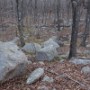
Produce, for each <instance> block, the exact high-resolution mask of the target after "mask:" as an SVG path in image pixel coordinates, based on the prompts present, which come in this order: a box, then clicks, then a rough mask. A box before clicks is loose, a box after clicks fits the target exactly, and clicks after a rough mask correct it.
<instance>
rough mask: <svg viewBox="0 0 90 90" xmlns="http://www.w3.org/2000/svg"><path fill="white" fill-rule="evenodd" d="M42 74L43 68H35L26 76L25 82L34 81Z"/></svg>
mask: <svg viewBox="0 0 90 90" xmlns="http://www.w3.org/2000/svg"><path fill="white" fill-rule="evenodd" d="M43 74H44V69H43V68H37V69H35V70H34V71H33V72H32V73H31V74H30V76H29V77H28V79H27V82H26V84H32V83H34V82H36V81H37V80H38V79H40V78H41V77H42V76H43Z"/></svg>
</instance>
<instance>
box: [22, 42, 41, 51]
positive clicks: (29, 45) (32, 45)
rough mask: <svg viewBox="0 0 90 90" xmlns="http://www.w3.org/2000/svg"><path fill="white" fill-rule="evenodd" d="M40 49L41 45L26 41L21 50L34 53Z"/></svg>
mask: <svg viewBox="0 0 90 90" xmlns="http://www.w3.org/2000/svg"><path fill="white" fill-rule="evenodd" d="M40 49H41V46H40V45H39V44H37V43H27V44H26V45H25V46H24V47H23V48H22V50H23V51H25V52H26V53H36V52H37V51H39V50H40Z"/></svg>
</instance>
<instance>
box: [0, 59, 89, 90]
mask: <svg viewBox="0 0 90 90" xmlns="http://www.w3.org/2000/svg"><path fill="white" fill-rule="evenodd" d="M32 62H33V64H30V65H28V66H27V73H26V74H25V75H24V76H21V77H17V78H14V79H12V80H9V81H7V82H6V83H4V84H1V85H0V90H38V87H40V86H46V87H48V90H54V88H55V89H56V90H90V75H84V74H82V73H81V71H80V70H81V68H82V67H83V65H74V64H71V63H69V62H68V61H64V62H60V61H57V60H56V61H53V62H44V65H42V64H40V63H39V62H34V61H32ZM37 67H44V68H45V73H44V74H45V75H48V76H50V77H53V78H54V82H53V83H47V82H42V78H41V79H40V80H38V81H37V82H36V83H33V84H32V85H26V80H27V77H28V75H29V73H30V72H32V71H33V70H34V69H36V68H37ZM41 90H44V89H41Z"/></svg>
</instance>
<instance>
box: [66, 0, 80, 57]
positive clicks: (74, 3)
mask: <svg viewBox="0 0 90 90" xmlns="http://www.w3.org/2000/svg"><path fill="white" fill-rule="evenodd" d="M71 3H72V18H73V22H72V33H71V43H70V53H69V57H68V58H69V59H71V58H72V57H76V53H77V50H76V49H77V34H78V29H79V20H80V17H79V14H80V11H79V1H78V0H71Z"/></svg>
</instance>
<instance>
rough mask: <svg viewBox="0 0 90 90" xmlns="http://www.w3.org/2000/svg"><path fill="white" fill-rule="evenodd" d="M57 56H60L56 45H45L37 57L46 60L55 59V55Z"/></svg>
mask: <svg viewBox="0 0 90 90" xmlns="http://www.w3.org/2000/svg"><path fill="white" fill-rule="evenodd" d="M57 56H58V52H57V50H56V47H54V46H53V45H49V46H47V47H44V48H42V49H40V50H39V51H38V52H37V53H36V59H37V60H41V61H44V60H48V61H51V60H53V59H54V57H57Z"/></svg>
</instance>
